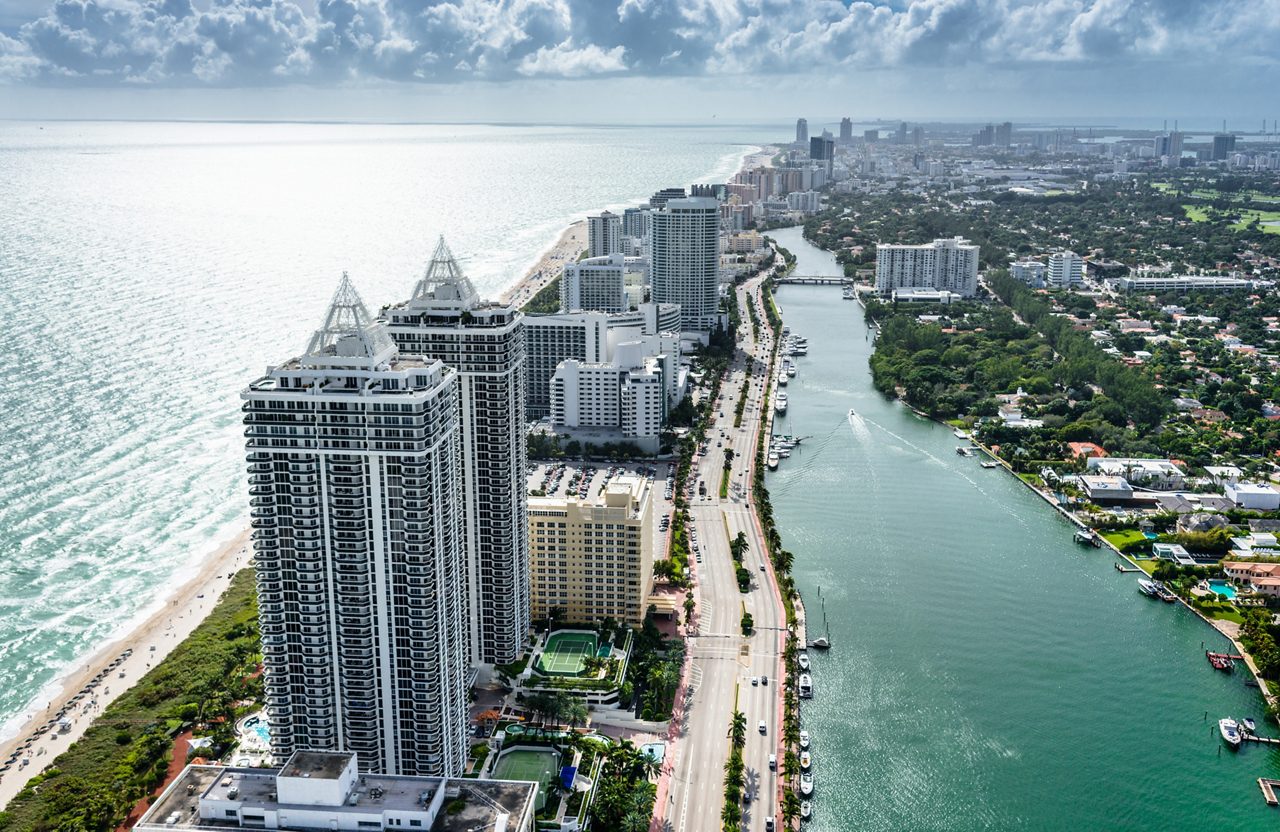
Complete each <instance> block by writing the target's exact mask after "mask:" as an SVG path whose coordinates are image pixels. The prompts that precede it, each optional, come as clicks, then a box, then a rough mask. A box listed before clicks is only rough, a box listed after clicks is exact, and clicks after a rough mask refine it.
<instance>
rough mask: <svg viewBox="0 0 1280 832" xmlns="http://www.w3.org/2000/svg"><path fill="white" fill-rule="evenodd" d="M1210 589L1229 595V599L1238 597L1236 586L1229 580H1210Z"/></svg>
mask: <svg viewBox="0 0 1280 832" xmlns="http://www.w3.org/2000/svg"><path fill="white" fill-rule="evenodd" d="M1209 591H1210V592H1216V593H1217V594H1219V595H1225V596H1227V600H1228V601H1230V600H1232V599H1234V598H1235V597H1236V588H1235V587H1234V586H1232V585H1231V583H1230V582H1229V581H1209Z"/></svg>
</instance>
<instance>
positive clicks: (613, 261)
mask: <svg viewBox="0 0 1280 832" xmlns="http://www.w3.org/2000/svg"><path fill="white" fill-rule="evenodd" d="M627 259H628V258H626V257H624V256H622V255H621V254H610V255H607V256H604V257H588V258H587V259H585V260H579V261H578V262H576V263H570V264H568V265H567V266H565V267H564V271H563V272H561V275H560V311H561V312H626V311H627V310H628V309H629V308H631V304H630V300H629V297H628V293H627V282H628V277H629V276H631V275H637V278H636V279H637V280H638V281H639V282H640V283H641V288H643V271H639V270H638V269H639V268H640V267H639V265H638V264H637V263H634V262H633V263H632V264H628V262H627Z"/></svg>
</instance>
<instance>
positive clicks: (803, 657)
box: [796, 653, 809, 671]
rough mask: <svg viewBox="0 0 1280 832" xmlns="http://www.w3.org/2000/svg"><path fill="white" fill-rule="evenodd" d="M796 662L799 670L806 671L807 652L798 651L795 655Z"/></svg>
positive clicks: (807, 667) (807, 662)
mask: <svg viewBox="0 0 1280 832" xmlns="http://www.w3.org/2000/svg"><path fill="white" fill-rule="evenodd" d="M796 664H797V665H799V666H800V669H801V670H804V671H808V669H809V654H808V653H800V654H799V655H797V656H796Z"/></svg>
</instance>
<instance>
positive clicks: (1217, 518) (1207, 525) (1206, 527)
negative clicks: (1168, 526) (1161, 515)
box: [1177, 511, 1227, 532]
mask: <svg viewBox="0 0 1280 832" xmlns="http://www.w3.org/2000/svg"><path fill="white" fill-rule="evenodd" d="M1225 525H1227V518H1225V517H1223V516H1222V515H1221V514H1215V513H1213V512H1209V511H1193V512H1191V513H1189V514H1183V515H1180V516H1179V517H1178V523H1177V529H1178V531H1180V532H1207V531H1212V530H1213V529H1218V528H1221V527H1223V526H1225Z"/></svg>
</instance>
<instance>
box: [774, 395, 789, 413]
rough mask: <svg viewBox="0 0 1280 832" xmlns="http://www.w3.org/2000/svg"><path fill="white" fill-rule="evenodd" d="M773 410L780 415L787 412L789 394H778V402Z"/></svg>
mask: <svg viewBox="0 0 1280 832" xmlns="http://www.w3.org/2000/svg"><path fill="white" fill-rule="evenodd" d="M773 409H774V410H775V411H777V412H778V413H786V412H787V394H786V393H779V394H778V400H777V401H776V402H774V404H773Z"/></svg>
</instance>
